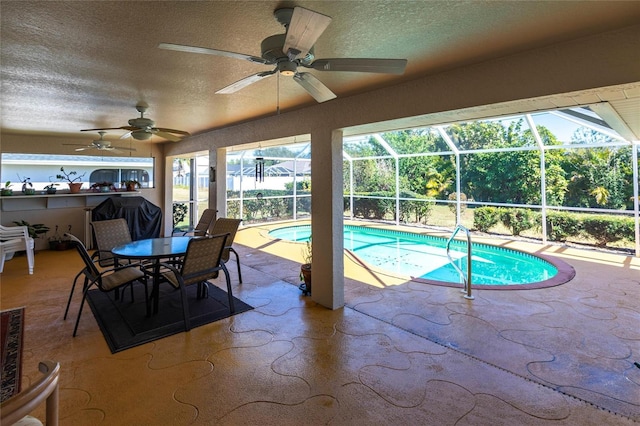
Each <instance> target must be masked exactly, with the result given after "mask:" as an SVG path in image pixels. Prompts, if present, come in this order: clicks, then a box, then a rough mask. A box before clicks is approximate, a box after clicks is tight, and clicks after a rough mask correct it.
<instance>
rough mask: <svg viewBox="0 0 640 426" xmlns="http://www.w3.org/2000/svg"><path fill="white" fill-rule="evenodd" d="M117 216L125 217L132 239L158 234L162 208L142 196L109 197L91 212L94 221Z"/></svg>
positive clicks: (142, 238) (117, 217)
mask: <svg viewBox="0 0 640 426" xmlns="http://www.w3.org/2000/svg"><path fill="white" fill-rule="evenodd" d="M119 218H124V219H126V221H127V224H128V225H129V231H130V232H131V239H132V240H133V241H136V240H144V239H147V238H158V237H159V236H160V229H161V228H162V210H161V209H160V207H158V206H156V205H155V204H153V203H151V202H150V201H149V200H147V199H145V198H144V197H109V198H107V199H106V200H104V201H103V202H102V203H100V204H98V205H97V206H96V207H95V208H94V209H93V211H92V213H91V220H92V221H94V222H97V221H100V220H108V219H119Z"/></svg>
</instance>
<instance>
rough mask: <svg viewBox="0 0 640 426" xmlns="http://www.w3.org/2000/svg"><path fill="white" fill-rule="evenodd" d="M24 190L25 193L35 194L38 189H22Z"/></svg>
mask: <svg viewBox="0 0 640 426" xmlns="http://www.w3.org/2000/svg"><path fill="white" fill-rule="evenodd" d="M22 192H23V193H24V195H35V193H36V190H35V189H33V188H25V189H23V190H22Z"/></svg>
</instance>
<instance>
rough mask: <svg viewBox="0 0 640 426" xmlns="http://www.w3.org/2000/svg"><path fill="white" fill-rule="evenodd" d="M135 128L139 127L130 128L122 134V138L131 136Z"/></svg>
mask: <svg viewBox="0 0 640 426" xmlns="http://www.w3.org/2000/svg"><path fill="white" fill-rule="evenodd" d="M134 130H137V129H131V130H129V131H128V132H127V133H125V134H124V135H122V136H120V139H126V138H128V137H129V136H131V133H133V132H134Z"/></svg>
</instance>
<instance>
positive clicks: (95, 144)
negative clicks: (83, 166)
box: [63, 131, 136, 152]
mask: <svg viewBox="0 0 640 426" xmlns="http://www.w3.org/2000/svg"><path fill="white" fill-rule="evenodd" d="M98 133H99V134H100V139H96V140H94V141H92V142H91V144H89V145H82V144H78V143H65V144H63V145H70V146H79V147H81V148H76V151H86V150H87V149H97V150H100V151H111V152H122V151H135V150H136V149H135V148H125V147H122V146H111V142H109V141H108V140H105V139H104V135H105V134H106V133H107V132H104V131H99V132H98Z"/></svg>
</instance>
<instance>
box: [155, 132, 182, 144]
mask: <svg viewBox="0 0 640 426" xmlns="http://www.w3.org/2000/svg"><path fill="white" fill-rule="evenodd" d="M151 133H153V134H154V135H158V136H160V137H162V138H165V139H168V140H170V141H171V142H179V141H180V140H181V139H182V138H181V137H180V136H176V135H172V134H171V133H168V132H163V131H161V130H158V129H153V130H152V131H151Z"/></svg>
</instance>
